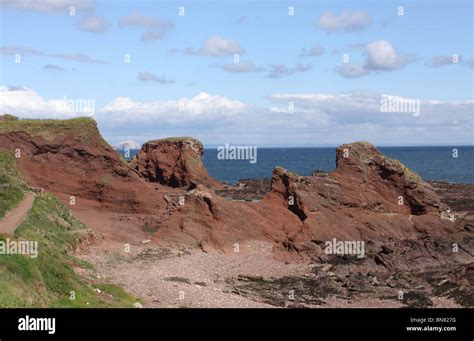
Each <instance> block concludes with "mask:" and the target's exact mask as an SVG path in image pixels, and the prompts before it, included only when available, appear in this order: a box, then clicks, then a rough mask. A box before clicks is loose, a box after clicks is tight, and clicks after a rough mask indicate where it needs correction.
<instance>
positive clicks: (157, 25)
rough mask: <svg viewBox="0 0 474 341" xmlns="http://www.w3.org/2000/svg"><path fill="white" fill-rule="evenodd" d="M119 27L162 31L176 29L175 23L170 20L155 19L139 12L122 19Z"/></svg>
mask: <svg viewBox="0 0 474 341" xmlns="http://www.w3.org/2000/svg"><path fill="white" fill-rule="evenodd" d="M119 25H120V26H121V27H129V26H132V27H143V28H148V29H155V30H160V31H167V30H171V29H173V28H174V23H173V22H171V21H169V20H162V19H158V18H154V17H152V16H149V15H143V14H140V13H139V12H133V13H132V14H130V15H128V16H126V17H123V18H121V19H120V21H119Z"/></svg>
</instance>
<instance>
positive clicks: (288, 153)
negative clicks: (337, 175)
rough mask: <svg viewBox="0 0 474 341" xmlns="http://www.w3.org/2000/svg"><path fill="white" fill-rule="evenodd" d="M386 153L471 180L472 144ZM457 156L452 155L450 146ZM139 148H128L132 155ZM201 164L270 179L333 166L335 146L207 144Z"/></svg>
mask: <svg viewBox="0 0 474 341" xmlns="http://www.w3.org/2000/svg"><path fill="white" fill-rule="evenodd" d="M377 148H378V149H379V150H380V152H382V153H383V154H384V155H385V156H387V157H389V158H392V159H397V160H399V161H400V162H402V163H403V164H405V165H406V166H407V167H409V168H410V169H412V170H413V171H415V172H416V173H418V174H419V175H420V176H421V177H422V178H423V179H424V180H427V181H444V182H451V183H462V184H473V183H474V172H473V171H472V170H473V169H474V146H472V145H460V146H456V147H453V146H384V147H377ZM454 148H456V149H457V157H453V149H454ZM137 152H138V150H131V153H130V154H131V157H133V156H134V155H135V154H136V153H137ZM203 163H204V165H205V166H206V168H207V170H208V172H209V174H210V175H211V176H212V177H214V178H215V179H217V180H219V181H223V182H227V183H229V184H236V183H238V182H239V181H240V180H243V179H269V178H271V176H272V171H273V169H274V168H275V167H276V166H280V167H283V168H286V169H288V170H289V171H292V172H296V173H298V174H299V175H310V174H311V173H312V172H313V171H315V170H321V171H325V172H330V171H332V170H334V169H335V168H336V147H258V149H257V160H256V162H255V163H251V162H250V160H220V159H219V158H218V149H217V148H214V147H206V148H205V149H204V155H203Z"/></svg>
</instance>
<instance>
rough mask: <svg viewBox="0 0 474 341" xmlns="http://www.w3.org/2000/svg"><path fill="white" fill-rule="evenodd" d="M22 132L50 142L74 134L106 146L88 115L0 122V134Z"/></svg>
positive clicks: (87, 140) (85, 140)
mask: <svg viewBox="0 0 474 341" xmlns="http://www.w3.org/2000/svg"><path fill="white" fill-rule="evenodd" d="M13 132H24V133H27V134H28V135H30V136H32V137H41V138H44V139H45V140H47V141H49V142H52V141H54V140H55V139H56V138H58V137H62V136H66V135H68V134H72V135H74V136H75V137H76V138H78V139H79V140H80V141H81V142H84V143H91V142H94V141H97V142H99V143H100V144H101V145H103V146H107V145H108V144H107V142H105V140H104V139H102V137H101V136H100V133H99V130H98V129H97V123H96V121H95V120H94V119H93V118H90V117H79V118H71V119H67V120H49V119H47V120H23V119H22V120H17V121H6V122H0V134H7V133H13Z"/></svg>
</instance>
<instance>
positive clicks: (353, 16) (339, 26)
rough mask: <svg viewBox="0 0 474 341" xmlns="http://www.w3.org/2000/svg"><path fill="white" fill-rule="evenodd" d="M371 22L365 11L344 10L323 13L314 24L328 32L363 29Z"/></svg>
mask: <svg viewBox="0 0 474 341" xmlns="http://www.w3.org/2000/svg"><path fill="white" fill-rule="evenodd" d="M370 22H371V18H370V16H369V14H368V13H366V12H360V11H355V12H349V11H345V12H342V13H341V14H339V15H337V14H334V13H330V12H327V13H323V14H322V15H321V17H320V18H319V20H318V21H317V22H316V26H317V27H318V28H320V29H322V30H324V31H326V32H328V33H333V32H354V31H361V30H363V29H365V28H366V27H367V26H368V25H369V24H370Z"/></svg>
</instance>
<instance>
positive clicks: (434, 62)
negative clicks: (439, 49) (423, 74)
mask: <svg viewBox="0 0 474 341" xmlns="http://www.w3.org/2000/svg"><path fill="white" fill-rule="evenodd" d="M462 63H464V57H463V56H460V55H456V54H452V55H449V56H434V57H433V58H431V60H430V61H428V62H426V63H425V65H426V66H430V67H441V66H448V65H457V64H462ZM467 64H469V60H467Z"/></svg>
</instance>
